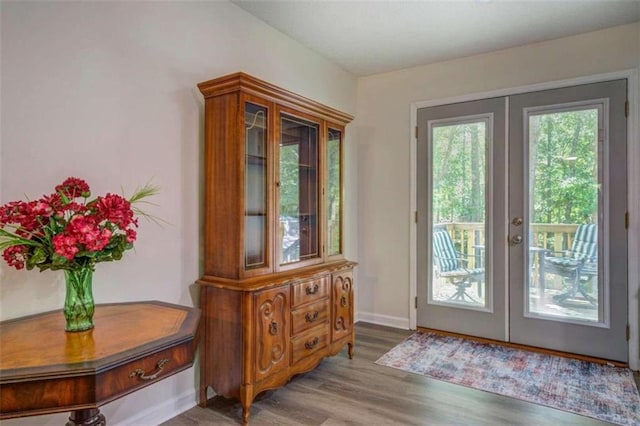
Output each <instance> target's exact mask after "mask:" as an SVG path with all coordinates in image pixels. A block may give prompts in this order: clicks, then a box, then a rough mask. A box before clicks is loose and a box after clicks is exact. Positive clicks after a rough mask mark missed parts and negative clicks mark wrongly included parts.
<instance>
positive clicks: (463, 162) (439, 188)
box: [429, 119, 488, 308]
mask: <svg viewBox="0 0 640 426" xmlns="http://www.w3.org/2000/svg"><path fill="white" fill-rule="evenodd" d="M487 126H488V120H487V119H479V120H471V121H458V122H444V123H437V124H434V125H433V126H431V132H432V133H431V149H432V170H433V172H432V173H433V174H432V191H431V194H432V195H431V196H432V199H431V207H432V209H431V211H432V230H433V236H432V246H433V249H432V262H431V263H432V264H433V265H434V268H433V275H432V277H431V286H430V294H429V299H430V302H432V303H439V304H455V305H464V306H469V307H474V306H475V307H482V308H484V307H486V306H487V298H486V297H487V292H486V291H484V283H486V282H487V279H486V272H485V265H486V263H487V262H486V258H485V256H486V255H485V253H486V250H485V235H486V222H485V218H486V193H487V191H486V179H487V171H486V158H487Z"/></svg>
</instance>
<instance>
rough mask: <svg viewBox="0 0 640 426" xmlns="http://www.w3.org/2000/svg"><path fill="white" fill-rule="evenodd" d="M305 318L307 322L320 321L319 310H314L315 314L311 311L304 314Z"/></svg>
mask: <svg viewBox="0 0 640 426" xmlns="http://www.w3.org/2000/svg"><path fill="white" fill-rule="evenodd" d="M304 319H305V320H306V321H307V322H314V321H318V311H314V312H313V314H312V313H311V312H307V314H306V315H305V316H304Z"/></svg>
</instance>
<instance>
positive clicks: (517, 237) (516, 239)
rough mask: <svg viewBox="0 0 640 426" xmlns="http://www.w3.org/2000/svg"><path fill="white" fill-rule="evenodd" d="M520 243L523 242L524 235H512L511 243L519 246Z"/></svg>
mask: <svg viewBox="0 0 640 426" xmlns="http://www.w3.org/2000/svg"><path fill="white" fill-rule="evenodd" d="M520 243H522V235H514V236H513V237H511V244H513V245H514V246H517V245H518V244H520Z"/></svg>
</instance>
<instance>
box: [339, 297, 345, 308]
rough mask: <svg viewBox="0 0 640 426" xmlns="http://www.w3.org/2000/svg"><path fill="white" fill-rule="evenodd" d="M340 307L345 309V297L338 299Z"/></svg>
mask: <svg viewBox="0 0 640 426" xmlns="http://www.w3.org/2000/svg"><path fill="white" fill-rule="evenodd" d="M340 306H342V307H343V308H345V307H346V306H347V297H346V296H342V297H341V298H340Z"/></svg>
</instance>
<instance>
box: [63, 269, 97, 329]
mask: <svg viewBox="0 0 640 426" xmlns="http://www.w3.org/2000/svg"><path fill="white" fill-rule="evenodd" d="M64 279H65V282H66V285H67V294H66V296H65V299H64V318H65V319H66V320H67V325H66V327H65V330H66V331H84V330H89V329H91V328H93V312H94V310H95V307H94V304H93V291H92V289H91V284H92V280H93V269H91V268H80V269H75V270H72V271H64Z"/></svg>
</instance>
